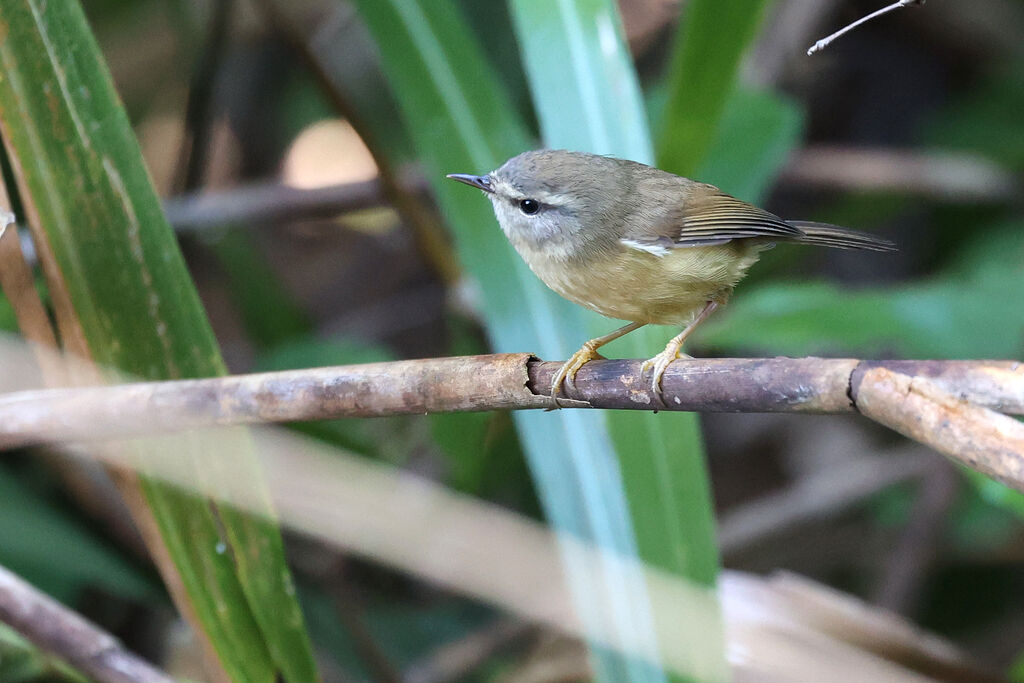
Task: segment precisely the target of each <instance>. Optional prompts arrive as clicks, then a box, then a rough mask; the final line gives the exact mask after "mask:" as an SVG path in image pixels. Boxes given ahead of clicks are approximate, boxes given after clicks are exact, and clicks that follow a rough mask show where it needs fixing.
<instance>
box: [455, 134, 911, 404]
mask: <svg viewBox="0 0 1024 683" xmlns="http://www.w3.org/2000/svg"><path fill="white" fill-rule="evenodd" d="M448 177H449V178H451V179H453V180H458V181H459V182H462V183H466V184H467V185H472V186H473V187H477V188H479V189H481V190H483V191H484V192H485V193H486V195H487V197H488V198H489V199H490V200H491V204H493V205H494V213H495V214H496V215H497V218H498V223H499V224H500V225H501V229H502V230H504V232H505V235H506V236H508V239H509V241H511V242H512V245H513V246H514V247H515V248H516V250H517V251H518V252H519V255H520V256H522V257H523V259H524V260H525V261H526V263H527V264H528V265H529V266H530V268H531V269H532V270H533V272H534V273H536V274H537V276H538V277H540V279H541V280H543V281H544V283H545V284H546V285H547V286H548V287H550V288H551V289H553V290H555V291H556V292H558V293H559V294H561V295H562V296H564V297H565V298H567V299H569V300H570V301H574V302H575V303H577V304H579V305H581V306H585V307H587V308H589V309H591V310H593V311H597V312H598V313H600V314H602V315H605V316H608V317H610V318H619V319H621V320H629V321H632V322H630V323H629V324H628V325H625V326H623V327H621V328H619V329H617V330H615V331H614V332H612V333H610V334H606V335H604V336H603V337H597V338H596V339H591V340H590V341H588V342H586V343H585V344H584V345H583V347H582V348H581V349H580V350H579V351H577V352H576V353H575V354H573V356H572V357H571V358H570V359H569V360H568V361H567V362H566V363H565V365H563V366H562V368H561V370H559V372H558V373H557V374H556V375H555V379H554V382H553V384H552V387H551V396H552V399H553V400H554V402H555V405H556V406H557V405H558V398H557V395H558V391H559V389H560V387H561V384H562V381H563V380H564V381H565V382H566V384H568V385H569V386H570V387H572V386H573V382H574V379H575V376H576V373H577V371H578V370H579V369H580V368H581V367H583V365H584V364H585V363H587V361H590V360H592V359H594V358H602V356H601V355H600V354H599V353H597V349H598V348H600V347H601V346H603V345H605V344H607V343H609V342H611V341H612V340H615V339H618V338H619V337H621V336H623V335H625V334H628V333H630V332H632V331H633V330H636V329H638V328H640V327H643V326H644V325H647V324H651V323H653V324H657V325H674V326H679V327H682V328H683V331H682V332H680V333H679V334H678V335H676V336H675V337H673V338H672V340H671V341H669V343H668V345H667V346H666V347H665V350H664V351H662V352H661V353H659V354H658V355H657V356H655V357H654V358H651V359H650V360H648V361H646V362H645V363H644V364H643V366H642V370H641V371H642V372H643V373H646V372H647V371H648V370H651V371H652V373H651V389H652V391H653V393H654V395H655V396H656V397H657V398H658V400H660V401H662V403H663V399H662V396H661V378H662V375H664V373H665V369H666V368H667V367H668V365H669V363H671V362H672V361H674V360H675V359H676V358H679V357H680V355H681V354H680V348H681V347H682V345H683V342H684V341H685V340H686V338H687V336H689V334H690V333H691V332H693V330H694V328H696V327H697V325H699V324H700V323H701V322H702V321H703V320H704V319H706V318H707V317H708V315H710V314H711V312H712V311H714V310H715V309H716V308H717V307H718V306H721V305H723V304H725V302H726V301H727V300H728V298H729V295H730V294H731V293H732V290H733V287H735V286H736V283H737V282H739V281H740V280H741V279H742V278H743V276H744V275H746V273H747V269H748V268H750V266H751V265H753V264H754V262H756V261H757V259H758V258H759V256H760V253H761V252H762V251H763V250H764V249H767V248H769V247H771V246H773V245H774V244H775V243H776V242H795V243H797V244H813V245H819V246H825V247H838V248H841V249H870V250H874V251H894V250H895V248H896V247H895V245H894V244H893V243H892V242H890V241H888V240H884V239H881V238H878V237H874V236H872V235H868V234H866V233H862V232H857V231H855V230H848V229H846V228H840V227H837V226H834V225H827V224H824V223H812V222H808V221H786V220H783V219H781V218H779V217H778V216H776V215H774V214H771V213H769V212H767V211H764V210H762V209H759V208H757V207H756V206H752V205H751V204H748V203H746V202H743V201H740V200H739V199H736V198H735V197H731V196H729V195H727V194H725V193H724V192H722V191H721V190H719V189H718V188H717V187H715V186H714V185H708V184H706V183H700V182H696V181H694V180H689V179H688V178H682V177H680V176H677V175H673V174H671V173H667V172H665V171H662V170H659V169H657V168H653V167H651V166H646V165H644V164H640V163H637V162H634V161H626V160H623V159H614V158H610V157H603V156H597V155H594V154H585V153H582V152H569V151H565V150H539V151H533V152H524V153H523V154H520V155H519V156H516V157H513V158H512V159H509V160H508V161H506V162H505V163H504V164H503V165H502V166H501V168H499V169H497V170H496V171H491V172H490V173H488V174H487V175H482V176H476V175H466V174H460V173H453V174H451V175H449V176H448Z"/></svg>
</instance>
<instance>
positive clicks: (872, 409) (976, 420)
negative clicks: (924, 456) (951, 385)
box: [852, 367, 1024, 491]
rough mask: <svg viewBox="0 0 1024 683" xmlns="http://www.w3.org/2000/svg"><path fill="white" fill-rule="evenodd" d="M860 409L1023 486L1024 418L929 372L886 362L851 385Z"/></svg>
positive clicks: (1020, 488)
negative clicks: (955, 389)
mask: <svg viewBox="0 0 1024 683" xmlns="http://www.w3.org/2000/svg"><path fill="white" fill-rule="evenodd" d="M852 395H853V397H854V400H855V401H856V403H857V407H858V409H859V410H860V412H861V413H863V414H864V415H866V416H868V417H870V418H871V419H873V420H875V421H876V422H879V423H881V424H884V425H885V426H886V427H889V428H890V429H892V430H894V431H897V432H899V433H900V434H903V435H904V436H906V437H909V438H911V439H914V440H915V441H920V442H921V443H923V444H926V445H928V446H931V447H932V448H934V449H935V450H937V451H939V452H940V453H945V454H946V455H948V456H950V457H951V458H953V459H954V460H956V461H958V462H960V463H961V464H963V465H967V466H968V467H970V468H971V469H975V470H978V471H979V472H981V473H983V474H986V475H988V476H990V477H992V478H993V479H997V480H999V481H1001V482H1003V483H1004V484H1006V485H1008V486H1011V487H1013V488H1015V489H1017V490H1018V491H1024V424H1022V423H1020V422H1018V421H1017V420H1014V419H1012V418H1009V417H1007V416H1005V415H1000V414H999V413H997V412H995V411H993V410H990V409H988V408H983V407H980V406H977V405H973V404H971V403H970V402H969V401H967V400H966V399H965V398H959V397H957V396H955V395H953V394H952V393H951V392H950V391H949V390H948V389H946V388H944V387H942V386H940V385H939V384H938V383H937V382H934V381H932V380H930V379H928V378H925V377H910V376H908V375H905V374H902V373H899V372H894V371H892V370H889V369H887V368H884V367H876V368H872V369H870V370H868V371H867V372H865V373H864V374H863V376H862V377H861V378H860V381H859V382H857V383H856V384H855V385H854V386H853V394H852Z"/></svg>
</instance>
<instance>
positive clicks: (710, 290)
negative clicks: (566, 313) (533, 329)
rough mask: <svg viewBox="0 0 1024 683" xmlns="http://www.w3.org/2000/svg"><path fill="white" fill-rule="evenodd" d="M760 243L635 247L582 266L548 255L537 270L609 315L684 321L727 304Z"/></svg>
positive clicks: (561, 289)
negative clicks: (712, 305)
mask: <svg viewBox="0 0 1024 683" xmlns="http://www.w3.org/2000/svg"><path fill="white" fill-rule="evenodd" d="M761 249H763V246H762V245H757V244H749V243H748V244H743V243H740V244H739V245H737V244H732V243H730V244H724V245H717V246H709V247H687V248H681V249H673V250H671V251H670V252H668V253H667V254H666V255H665V256H657V255H655V254H651V253H648V252H644V251H639V250H636V249H629V248H625V247H624V248H623V249H622V251H620V252H618V253H616V254H614V255H610V256H606V257H602V258H599V259H594V260H592V261H591V262H590V263H588V264H587V265H586V266H585V267H584V268H583V269H582V270H583V272H579V271H580V270H581V269H580V268H579V266H576V267H570V266H568V265H567V264H565V263H564V262H559V261H555V260H552V259H546V258H534V259H527V261H528V262H530V261H532V263H531V267H532V268H533V271H534V272H535V273H536V274H537V275H538V277H540V279H541V280H543V281H544V283H545V284H547V285H548V287H550V288H551V289H553V290H555V291H556V292H558V293H559V294H561V295H562V296H564V297H565V298H566V299H569V300H570V301H574V302H576V303H577V304H579V305H581V306H585V307H586V308H589V309H591V310H593V311H597V312H598V313H600V314H602V315H606V316H608V317H610V318H619V319H620V320H630V321H633V322H642V323H654V324H658V325H685V324H687V323H688V322H689V321H690V320H691V319H692V318H693V316H694V315H695V314H696V313H697V312H698V311H699V310H700V309H701V308H702V307H703V306H704V304H705V303H707V302H708V301H716V302H718V303H725V302H726V300H727V299H728V298H729V295H730V294H731V293H732V288H733V287H734V286H735V285H736V283H737V282H739V281H740V279H742V278H743V276H744V275H745V274H746V272H747V269H748V268H750V266H751V265H753V264H754V262H755V261H757V259H758V254H759V252H760V251H761Z"/></svg>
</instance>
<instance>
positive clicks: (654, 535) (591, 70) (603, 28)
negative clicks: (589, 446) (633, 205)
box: [511, 0, 725, 680]
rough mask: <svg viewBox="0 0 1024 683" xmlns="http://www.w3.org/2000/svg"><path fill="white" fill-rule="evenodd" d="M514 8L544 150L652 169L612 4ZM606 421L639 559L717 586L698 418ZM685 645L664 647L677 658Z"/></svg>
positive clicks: (627, 345)
mask: <svg viewBox="0 0 1024 683" xmlns="http://www.w3.org/2000/svg"><path fill="white" fill-rule="evenodd" d="M511 7H512V8H513V17H514V19H515V24H516V29H517V31H516V35H517V37H518V40H519V42H520V47H521V49H522V54H523V61H524V63H525V66H526V71H527V76H528V79H529V82H530V87H531V91H532V93H533V98H534V103H535V105H536V107H537V110H538V114H539V118H540V123H541V129H542V131H543V132H544V139H545V143H546V144H547V146H549V147H565V148H569V149H579V150H585V151H589V152H594V153H597V154H613V155H615V156H619V157H623V158H628V159H633V160H636V161H641V162H645V163H653V157H654V152H653V149H652V146H651V141H650V136H649V134H648V132H647V118H646V113H645V111H644V107H643V101H642V99H641V96H640V88H639V86H638V84H637V79H636V74H635V71H634V69H633V65H632V60H631V58H630V56H629V53H628V51H627V50H626V47H625V41H624V39H623V35H622V27H621V25H620V21H619V17H618V15H617V11H616V8H615V6H614V4H613V3H612V2H610V1H608V0H559V1H558V2H556V3H554V6H552V3H550V2H542V1H541V0H511ZM588 323H589V328H590V330H591V333H592V334H594V335H596V334H604V333H606V332H607V331H608V330H609V329H610V321H609V320H607V319H605V318H602V317H600V316H597V315H589V316H588ZM666 338H667V335H666V334H665V331H664V330H663V329H660V328H654V329H651V328H647V329H646V330H641V331H640V332H638V333H635V334H633V335H630V336H629V337H627V338H625V339H623V340H622V341H621V342H619V343H618V344H617V349H618V350H617V351H616V353H621V354H623V355H626V356H629V357H646V356H651V355H653V354H654V353H655V352H656V351H657V350H660V348H661V346H662V345H663V344H664V342H665V340H666ZM582 341H583V340H582V339H580V340H579V342H580V343H582ZM606 422H607V425H608V429H609V432H610V434H611V436H612V441H613V443H614V446H615V451H616V455H617V456H618V464H619V469H620V471H621V477H622V482H623V486H624V490H623V491H621V492H617V493H616V495H618V496H625V498H626V500H627V501H628V508H629V511H630V513H631V517H632V530H631V531H632V533H633V535H634V536H635V539H636V541H635V542H636V546H637V550H638V554H639V556H640V558H641V559H642V560H644V561H645V562H647V563H650V564H653V565H655V566H658V567H661V568H663V569H666V570H668V571H670V572H673V573H677V574H680V575H682V576H685V577H687V578H690V579H693V580H695V581H698V582H700V583H702V584H705V585H710V586H713V585H714V583H715V577H716V575H717V571H718V551H717V548H716V545H715V534H714V531H715V530H714V509H713V504H712V501H711V495H710V489H709V485H708V475H707V470H706V468H705V465H704V450H703V444H702V441H701V438H700V428H699V424H698V421H697V417H696V416H695V415H689V414H687V415H671V416H669V415H652V414H627V413H624V412H612V413H609V414H608V415H607V416H606ZM706 628H707V630H708V631H710V632H716V631H717V632H718V636H717V638H716V641H717V642H718V644H719V646H720V647H719V649H718V652H717V653H708V652H704V653H698V652H692V653H691V655H690V659H691V660H693V661H700V660H701V658H702V657H703V658H705V659H709V660H710V661H712V662H713V665H712V666H711V667H709V668H703V669H698V670H701V671H702V674H703V675H702V676H701V677H700V679H701V680H717V679H721V678H724V677H725V674H724V671H725V659H724V640H723V635H722V634H721V623H720V622H717V623H712V624H707V625H706ZM706 642H707V641H706V640H705V641H703V643H704V645H702V647H704V646H706ZM687 645H688V644H687V643H677V642H673V643H662V644H661V646H662V647H663V648H665V647H671V648H672V649H673V650H674V651H676V652H678V651H679V650H681V649H684V648H686V647H687Z"/></svg>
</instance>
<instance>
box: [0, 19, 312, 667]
mask: <svg viewBox="0 0 1024 683" xmlns="http://www.w3.org/2000/svg"><path fill="white" fill-rule="evenodd" d="M0 68H2V71H0V73H2V74H3V77H2V78H0V132H2V134H3V138H4V142H5V144H6V145H7V149H8V152H9V155H10V158H11V161H12V166H13V167H14V170H15V176H16V178H17V180H18V185H19V189H20V191H21V196H22V200H23V202H24V204H25V206H26V211H27V212H28V215H29V218H30V222H31V223H32V227H33V231H34V237H35V240H36V244H37V248H38V249H39V254H40V258H41V260H42V262H43V265H44V269H45V271H46V273H47V280H48V285H49V289H50V293H51V295H52V297H53V300H54V302H55V307H56V311H57V317H58V322H59V324H60V325H61V330H62V333H63V337H64V342H65V344H67V345H69V347H70V348H72V349H74V350H76V351H78V352H81V353H84V354H86V355H88V356H91V357H92V358H93V359H94V360H96V361H97V362H98V363H100V364H102V365H104V366H107V365H109V366H112V367H116V368H119V369H121V370H124V371H127V372H129V373H131V374H133V375H136V376H140V377H144V378H148V379H158V378H167V379H169V378H175V377H198V376H205V375H215V374H223V372H224V367H223V363H222V361H221V359H220V354H219V351H218V349H217V346H216V342H215V340H214V338H213V334H212V332H211V330H210V327H209V324H208V322H207V320H206V317H205V314H204V312H203V310H202V307H201V305H200V303H199V299H198V296H197V295H196V292H195V289H194V287H193V285H192V282H191V280H190V279H189V276H188V272H187V270H186V268H185V264H184V261H183V259H182V257H181V254H180V252H179V250H178V247H177V244H176V243H175V241H174V236H173V233H172V232H171V230H170V227H169V226H168V225H167V223H166V221H165V220H164V217H163V214H162V211H161V208H160V203H159V201H158V199H157V197H156V195H155V193H154V192H153V189H152V187H151V185H150V182H149V178H148V174H147V173H146V170H145V167H144V166H143V163H142V158H141V155H140V154H139V150H138V145H137V143H136V141H135V139H134V137H133V136H132V134H131V130H130V127H129V125H128V121H127V119H126V117H125V114H124V111H123V110H122V108H121V106H120V104H119V102H118V99H117V95H116V93H115V91H114V88H113V84H112V83H111V81H110V76H109V74H108V73H107V70H106V67H105V66H104V64H103V62H102V59H101V57H100V54H99V50H98V48H97V46H96V44H95V41H94V40H93V37H92V35H91V33H90V31H89V28H88V25H87V23H86V21H85V17H84V15H83V13H82V10H81V7H80V5H79V3H77V2H71V1H69V2H59V3H54V2H50V3H46V2H40V1H39V0H10V1H5V2H3V3H2V4H0ZM224 443H226V444H227V445H228V446H229V452H227V453H220V454H219V455H220V456H221V457H220V458H205V457H204V454H203V452H202V451H201V450H200V449H199V446H198V445H197V443H196V440H194V439H192V440H179V441H175V442H166V441H165V442H162V444H161V446H160V447H159V449H160V450H165V451H166V455H167V457H176V458H179V459H181V460H182V461H183V462H186V463H189V466H190V467H191V469H192V470H193V473H194V475H195V477H196V479H197V480H199V481H202V479H203V473H204V469H206V468H209V467H211V465H210V464H209V461H215V460H216V461H220V460H223V462H220V463H218V465H216V466H218V467H225V466H226V467H231V468H235V481H237V482H238V485H239V486H248V487H252V488H255V489H256V490H262V488H263V487H264V485H265V484H264V483H263V481H262V480H261V478H260V476H259V474H258V472H257V471H256V469H255V464H254V460H253V458H252V455H253V454H252V453H251V451H249V449H250V448H251V444H250V443H249V442H248V440H247V437H246V435H245V433H244V432H241V433H238V436H237V439H235V440H232V441H228V442H222V444H224ZM148 446H151V447H152V448H153V449H154V451H155V450H158V447H157V446H156V445H155V444H148ZM140 455H146V456H152V455H153V453H152V452H147V453H140ZM206 471H207V472H208V469H207V470H206ZM123 481H124V480H123V479H122V482H123ZM138 485H139V486H141V495H142V496H144V498H145V501H146V503H147V504H148V508H147V507H146V506H136V507H134V512H135V514H136V518H137V520H138V521H139V524H140V526H141V527H142V528H143V529H146V530H151V529H154V528H155V529H157V530H158V531H159V536H158V537H157V536H156V535H155V534H148V538H149V540H150V547H151V550H152V551H153V552H154V555H155V556H156V557H157V558H158V564H160V567H161V570H162V572H163V574H164V579H165V581H166V582H167V583H168V585H169V587H170V588H171V589H172V593H174V594H175V597H176V600H177V601H178V604H179V607H180V608H181V609H182V611H183V613H185V614H186V615H188V616H190V618H193V619H194V625H195V626H196V628H197V629H198V630H199V631H200V632H201V633H203V634H204V635H205V637H206V638H207V639H208V641H209V643H210V645H211V646H212V648H213V649H214V650H215V651H216V653H217V658H218V660H219V663H220V665H221V666H223V668H224V671H225V672H226V673H227V675H229V676H230V677H232V678H233V679H235V680H246V681H271V680H274V679H275V677H279V676H283V677H284V678H286V679H287V680H289V681H310V680H316V670H315V665H314V663H313V659H312V653H311V648H310V644H309V641H308V637H307V635H306V632H305V629H304V627H303V624H302V617H301V613H300V611H299V608H298V604H297V602H296V600H295V597H294V591H293V589H292V584H291V577H290V575H289V573H288V570H287V567H286V565H285V563H284V553H283V546H282V542H281V537H280V533H279V531H278V530H277V528H276V525H275V524H274V523H273V522H271V521H268V520H269V519H272V513H271V510H270V508H269V504H268V506H267V507H266V508H265V512H266V513H267V515H268V518H267V520H264V519H255V518H253V517H251V516H248V515H242V514H240V513H238V512H237V511H235V510H232V509H230V508H228V507H215V506H213V505H212V504H211V503H210V502H209V501H204V500H201V499H199V498H196V497H193V496H189V495H186V494H184V493H182V492H180V491H179V490H176V489H172V488H169V487H167V486H165V485H163V484H159V483H156V482H155V481H148V480H146V479H145V478H142V479H141V480H140V482H139V484H138ZM125 490H126V491H127V493H128V495H129V498H131V499H133V500H132V503H133V504H134V503H135V502H137V501H135V500H134V499H135V498H136V497H138V493H139V489H137V488H135V487H134V485H129V487H128V488H127V489H125ZM164 560H167V561H164ZM172 563H173V564H172Z"/></svg>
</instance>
